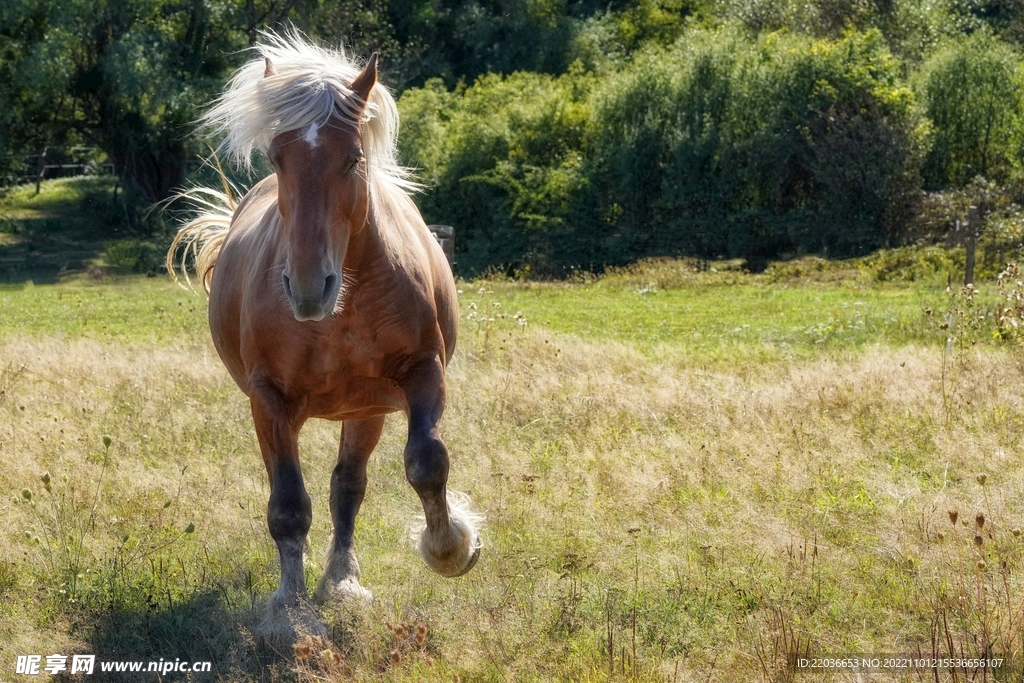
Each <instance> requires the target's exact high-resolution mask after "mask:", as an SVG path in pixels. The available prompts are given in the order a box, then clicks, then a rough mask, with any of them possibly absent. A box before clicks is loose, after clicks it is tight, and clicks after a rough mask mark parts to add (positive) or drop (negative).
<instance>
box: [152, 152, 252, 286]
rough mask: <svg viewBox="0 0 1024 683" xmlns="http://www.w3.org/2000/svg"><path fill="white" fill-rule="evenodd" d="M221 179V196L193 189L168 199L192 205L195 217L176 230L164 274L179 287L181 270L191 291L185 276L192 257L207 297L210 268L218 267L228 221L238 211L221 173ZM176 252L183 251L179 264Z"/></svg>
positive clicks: (206, 189) (217, 191)
mask: <svg viewBox="0 0 1024 683" xmlns="http://www.w3.org/2000/svg"><path fill="white" fill-rule="evenodd" d="M218 170H219V164H218ZM220 176H221V182H223V183H224V191H223V192H221V191H220V190H214V189H211V188H208V187H194V188H192V189H191V190H185V191H183V192H180V193H178V194H177V195H175V196H174V197H173V198H172V199H171V201H176V200H185V201H186V202H188V203H190V204H191V205H192V208H193V209H194V210H195V211H196V212H197V214H198V215H196V216H195V217H194V218H193V219H192V220H190V221H189V222H188V223H186V224H185V225H183V226H182V227H181V229H180V230H178V234H177V235H175V236H174V240H173V241H172V242H171V246H170V248H169V249H168V250H167V258H166V260H165V261H164V264H165V265H166V267H167V272H168V273H170V275H171V277H172V278H174V281H175V282H177V283H178V284H179V285H181V280H180V279H179V278H178V271H179V270H180V271H181V274H182V275H183V276H184V277H185V282H187V283H188V286H189V287H192V279H191V278H190V277H189V274H188V271H189V267H188V266H189V260H190V257H191V262H192V270H194V271H195V274H196V275H197V276H199V278H200V282H202V284H203V289H204V290H206V293H207V294H209V293H210V280H211V279H212V278H213V268H214V266H216V265H217V256H218V255H219V254H220V248H221V246H223V244H224V238H226V237H227V235H228V229H229V228H230V227H231V218H232V217H233V216H234V213H235V209H236V208H237V207H238V204H237V202H236V201H235V193H234V192H232V188H231V184H230V182H229V181H228V179H227V177H225V176H224V172H223V171H220ZM179 250H181V251H182V253H181V257H180V260H179V259H178V251H179ZM182 286H184V285H182Z"/></svg>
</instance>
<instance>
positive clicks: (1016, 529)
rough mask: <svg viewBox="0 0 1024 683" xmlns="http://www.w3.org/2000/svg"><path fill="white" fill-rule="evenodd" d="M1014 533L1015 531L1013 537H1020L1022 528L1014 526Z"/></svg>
mask: <svg viewBox="0 0 1024 683" xmlns="http://www.w3.org/2000/svg"><path fill="white" fill-rule="evenodd" d="M1012 533H1013V537H1014V538H1020V529H1018V528H1017V527H1014V528H1013V532H1012Z"/></svg>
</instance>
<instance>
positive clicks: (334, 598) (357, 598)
mask: <svg viewBox="0 0 1024 683" xmlns="http://www.w3.org/2000/svg"><path fill="white" fill-rule="evenodd" d="M350 601H354V602H373V593H371V592H370V591H369V590H367V589H366V588H363V587H362V586H360V585H359V581H358V580H357V579H354V578H347V579H342V580H341V581H328V580H327V577H326V576H325V577H324V578H323V579H321V580H320V585H318V586H317V587H316V592H315V593H313V602H315V603H316V604H318V605H324V604H327V603H332V602H350Z"/></svg>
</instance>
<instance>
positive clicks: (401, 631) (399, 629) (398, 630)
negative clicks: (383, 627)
mask: <svg viewBox="0 0 1024 683" xmlns="http://www.w3.org/2000/svg"><path fill="white" fill-rule="evenodd" d="M391 632H392V633H394V634H395V638H403V637H405V624H396V625H395V627H394V628H393V629H392V630H391Z"/></svg>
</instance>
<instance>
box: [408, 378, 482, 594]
mask: <svg viewBox="0 0 1024 683" xmlns="http://www.w3.org/2000/svg"><path fill="white" fill-rule="evenodd" d="M402 389H403V391H404V392H405V397H406V403H407V405H408V411H409V440H408V442H407V443H406V446H405V476H406V478H407V479H408V480H409V483H410V484H411V485H412V487H413V489H415V491H416V493H417V494H418V495H419V497H420V502H421V503H422V504H423V513H424V517H425V520H426V525H425V527H424V528H423V530H422V531H421V532H420V533H419V537H418V539H417V549H418V550H419V553H420V556H421V557H422V558H423V560H424V561H425V562H426V563H427V565H428V566H429V567H430V568H431V569H433V570H434V571H435V572H437V573H438V574H441V575H442V576H447V577H455V576H461V575H463V574H465V573H466V572H468V571H469V570H470V569H472V568H473V566H474V565H475V564H476V561H477V559H478V558H479V556H480V536H479V532H478V529H477V526H478V525H479V523H480V522H481V521H482V519H483V518H482V517H481V516H479V515H476V514H474V513H472V512H471V511H470V510H469V507H468V498H467V497H466V496H465V495H461V496H460V495H452V496H449V495H448V492H447V484H448V462H449V461H448V448H447V447H446V446H445V445H444V442H443V441H441V437H440V436H438V430H437V424H438V422H439V421H440V420H441V414H442V413H443V412H444V403H445V382H444V369H443V368H442V367H441V363H440V360H438V359H437V358H434V359H431V360H430V361H428V362H426V363H423V364H421V365H419V366H417V367H416V368H415V370H414V371H413V372H412V373H410V375H409V377H408V378H407V380H406V381H405V382H403V383H402Z"/></svg>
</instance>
